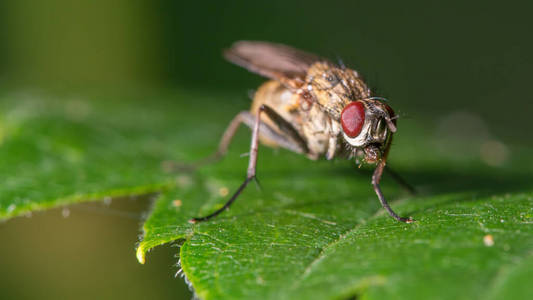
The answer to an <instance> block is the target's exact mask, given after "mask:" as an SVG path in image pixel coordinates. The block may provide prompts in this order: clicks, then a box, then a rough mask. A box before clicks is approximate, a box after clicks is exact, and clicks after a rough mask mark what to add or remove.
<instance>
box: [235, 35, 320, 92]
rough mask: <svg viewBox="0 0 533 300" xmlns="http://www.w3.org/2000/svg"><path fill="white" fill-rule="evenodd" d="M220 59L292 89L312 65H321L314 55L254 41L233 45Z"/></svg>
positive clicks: (318, 58)
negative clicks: (222, 58)
mask: <svg viewBox="0 0 533 300" xmlns="http://www.w3.org/2000/svg"><path fill="white" fill-rule="evenodd" d="M224 57H225V58H226V59H227V60H229V61H230V62H232V63H234V64H237V65H239V66H241V67H243V68H246V69H247V70H249V71H251V72H254V73H257V74H259V75H262V76H265V77H268V78H271V79H276V80H279V81H281V82H282V83H284V84H286V85H289V86H292V87H295V86H297V85H298V83H303V82H304V80H305V76H306V74H307V70H308V69H309V67H310V66H311V65H312V64H313V63H315V62H317V61H324V59H322V58H320V57H319V56H317V55H314V54H310V53H307V52H304V51H301V50H298V49H294V48H292V47H289V46H285V45H281V44H274V43H268V42H256V41H239V42H236V43H234V44H233V45H232V47H231V48H229V49H227V50H226V51H224ZM291 81H292V82H291Z"/></svg>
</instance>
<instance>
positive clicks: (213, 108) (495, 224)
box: [0, 91, 533, 299]
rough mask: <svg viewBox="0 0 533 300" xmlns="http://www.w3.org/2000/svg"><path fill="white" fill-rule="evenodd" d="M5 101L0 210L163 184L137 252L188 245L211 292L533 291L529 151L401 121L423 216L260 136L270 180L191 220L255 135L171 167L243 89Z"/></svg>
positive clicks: (339, 167)
mask: <svg viewBox="0 0 533 300" xmlns="http://www.w3.org/2000/svg"><path fill="white" fill-rule="evenodd" d="M1 98H2V99H1V100H2V101H0V103H1V104H0V112H1V114H0V157H1V158H2V160H1V161H0V174H1V176H2V178H1V183H0V218H9V217H12V216H15V215H20V214H24V213H27V212H30V211H33V210H37V209H44V208H49V207H54V206H59V205H65V204H69V203H75V202H79V201H89V200H97V199H103V198H104V197H114V196H124V195H138V194H146V193H154V192H160V194H159V196H158V197H157V200H156V201H155V203H154V205H153V210H152V212H151V214H150V215H149V217H148V219H147V220H146V222H145V223H144V225H143V230H144V234H143V238H142V241H141V242H140V243H139V246H138V248H137V258H138V259H139V261H140V262H144V261H145V255H146V252H147V251H149V250H150V249H152V248H153V247H155V246H157V245H161V244H164V243H169V242H172V241H179V242H180V243H181V248H180V262H181V267H182V271H183V273H184V274H185V275H186V277H187V279H188V280H189V281H190V282H191V284H192V286H193V288H194V289H195V291H196V293H197V295H198V296H199V297H200V298H202V299H219V298H232V299H240V298H242V299H249V298H259V299H353V298H354V297H357V298H359V297H361V298H367V299H382V298H385V297H389V298H400V299H407V298H409V299H427V298H431V299H433V298H442V299H456V298H459V299H472V298H475V299H480V298H489V299H504V298H526V296H527V295H530V294H531V293H532V292H533V289H532V288H530V287H529V285H528V284H527V283H528V281H529V278H530V277H531V275H532V274H531V273H532V272H531V270H532V269H533V268H532V265H533V259H532V253H533V252H532V250H533V228H532V224H533V220H532V217H533V211H532V205H533V200H532V199H533V189H532V188H531V184H530V183H531V180H532V175H531V166H533V164H532V160H531V158H530V156H529V151H528V149H527V148H521V147H517V146H508V145H506V144H503V143H502V142H500V141H497V140H496V139H495V138H494V137H490V136H489V137H481V138H480V137H476V136H475V135H470V136H468V135H467V136H466V138H465V135H464V134H462V132H455V133H456V134H455V135H454V133H453V132H452V133H451V134H449V135H446V134H442V130H441V129H439V128H440V127H439V126H441V127H442V122H441V121H439V120H436V121H435V120H417V121H416V122H415V121H414V120H400V124H399V132H398V134H397V137H396V139H395V144H394V145H393V149H392V151H391V155H390V165H391V166H392V167H393V168H395V169H396V171H398V173H400V174H402V175H403V177H405V178H406V179H407V180H408V181H409V182H410V183H412V184H414V185H415V186H416V187H417V189H418V190H419V192H420V194H419V195H417V196H410V195H409V194H408V193H406V192H405V191H403V190H401V189H400V188H399V187H398V186H397V185H396V183H395V182H393V181H392V180H391V179H390V178H389V177H387V175H385V177H384V179H383V182H382V188H383V190H384V193H385V195H386V197H387V198H388V199H389V201H391V203H392V206H393V208H394V209H395V210H397V211H398V212H399V213H400V214H401V215H404V216H413V217H414V218H415V219H416V220H417V221H416V222H415V223H414V224H401V223H398V222H396V221H394V220H392V219H391V218H390V217H388V216H387V215H386V214H385V213H384V212H383V210H382V209H381V206H380V204H379V202H378V200H377V199H376V196H375V194H374V192H373V190H372V188H371V185H370V175H371V168H363V169H357V167H356V166H355V164H354V163H353V162H350V161H344V160H341V159H339V160H334V161H309V160H307V159H306V158H305V157H302V156H299V155H296V154H293V153H289V152H287V151H284V150H279V151H278V150H272V149H269V148H266V147H261V148H260V150H259V155H260V157H259V163H258V178H259V180H260V186H261V188H257V186H254V183H251V184H250V186H249V187H248V188H247V189H246V190H245V191H244V193H243V194H242V195H241V196H240V197H239V198H238V200H237V201H236V202H235V204H234V205H233V206H232V207H231V210H229V211H226V212H224V213H223V214H221V215H220V216H218V217H217V218H215V219H214V220H213V221H210V222H205V223H199V224H195V225H192V224H189V223H188V222H187V220H188V219H189V218H191V217H194V216H201V215H204V214H206V213H209V212H211V211H213V210H214V209H216V208H218V207H220V206H221V205H222V204H223V203H224V201H225V200H226V199H227V198H228V194H231V192H233V191H234V190H235V189H236V188H237V187H238V186H239V184H240V183H241V182H242V180H243V179H244V176H245V171H246V170H245V169H246V165H247V157H241V155H240V154H241V153H245V152H247V151H248V145H249V131H247V130H241V131H239V133H238V134H237V136H236V137H235V142H234V143H233V144H232V146H231V150H230V152H229V154H228V156H227V157H226V159H224V160H223V161H221V162H219V163H216V164H212V165H209V166H205V167H202V168H200V169H199V170H197V171H196V172H194V173H177V174H176V173H169V172H166V171H165V168H164V167H162V166H164V165H165V163H164V162H165V161H181V162H183V161H185V162H193V161H195V160H197V159H200V158H202V157H204V156H206V155H208V154H209V153H210V152H211V151H213V150H214V148H215V147H216V144H217V141H218V139H219V137H220V135H221V133H222V132H223V129H224V127H225V126H226V125H227V122H228V121H229V120H230V119H231V118H232V116H233V115H235V114H236V113H237V112H238V111H239V109H246V108H247V106H248V105H249V103H248V101H246V100H244V99H245V97H244V96H235V95H227V94H219V95H214V96H208V95H205V94H200V93H187V92H183V91H178V92H172V93H167V94H160V95H158V96H157V97H154V95H152V94H147V95H143V94H139V95H133V96H132V95H130V96H127V97H124V96H122V97H116V96H115V97H109V96H108V97H102V96H94V97H84V98H80V97H72V96H68V97H67V96H65V97H62V98H61V99H59V100H57V99H55V98H52V97H43V96H35V95H32V94H27V95H21V94H3V95H2V96H1ZM121 98H122V99H121ZM234 98H237V99H243V101H241V103H240V104H235V101H232V100H231V99H234ZM147 99H149V100H147ZM208 104H216V105H208ZM439 124H440V125H439ZM445 125H446V123H445ZM446 129H448V127H446ZM461 130H462V129H461ZM445 132H449V130H447V131H445ZM457 136H458V137H459V138H457ZM487 145H489V146H490V145H493V146H494V145H496V146H494V147H492V148H491V147H488V148H487ZM498 147H499V148H498ZM487 149H488V150H487ZM494 149H497V150H498V149H499V150H498V151H496V152H494V151H492V150H494ZM509 153H511V154H512V155H509ZM125 255H128V254H127V253H125Z"/></svg>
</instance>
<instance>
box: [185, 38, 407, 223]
mask: <svg viewBox="0 0 533 300" xmlns="http://www.w3.org/2000/svg"><path fill="white" fill-rule="evenodd" d="M224 56H225V58H226V59H228V60H229V61H230V62H232V63H235V64H237V65H239V66H241V67H244V68H246V69H248V70H249V71H251V72H254V73H258V74H259V75H262V76H264V77H267V78H269V79H270V80H269V81H267V82H265V83H263V84H262V85H261V86H260V87H259V88H258V89H257V91H256V92H255V95H254V97H253V102H252V105H251V109H250V111H242V112H240V113H239V114H237V115H236V116H235V117H234V119H233V120H232V121H231V122H230V124H229V125H228V127H227V129H226V131H225V132H224V134H223V136H222V138H221V141H220V144H219V147H218V151H217V152H216V153H215V155H214V157H215V158H221V157H223V156H224V155H225V154H226V152H227V149H228V146H229V144H230V142H231V139H232V137H233V136H234V134H235V132H236V131H237V129H238V128H239V126H240V124H242V123H244V124H245V125H247V126H248V127H250V128H251V129H252V139H251V145H250V153H249V163H248V170H247V174H246V179H245V180H244V182H243V183H242V184H241V186H240V187H239V188H238V189H237V191H235V193H234V194H233V195H232V196H231V197H230V198H229V200H228V201H227V202H226V203H225V204H224V206H223V207H221V208H220V209H218V210H216V211H214V212H213V213H211V214H209V215H207V216H204V217H199V218H193V219H191V220H190V222H191V223H196V222H200V221H206V220H209V219H211V218H212V217H215V216H217V215H218V214H220V213H221V212H223V211H224V210H226V209H227V208H229V206H230V205H231V204H232V203H233V202H234V201H235V199H237V197H238V196H239V195H240V194H241V192H242V191H243V190H244V188H245V187H246V186H247V185H248V183H249V182H250V181H252V180H253V179H254V178H255V175H256V163H257V151H258V146H259V142H261V143H262V144H265V145H267V146H271V147H281V148H285V149H288V150H290V151H293V152H296V153H300V154H303V155H306V156H307V157H308V158H310V159H312V160H316V159H318V158H320V157H323V156H325V158H326V159H328V160H329V159H333V158H334V157H336V156H342V157H346V158H348V159H355V160H356V162H357V163H359V164H361V163H363V162H364V163H367V164H375V166H376V167H375V170H374V173H373V175H372V185H373V187H374V191H375V192H376V194H377V196H378V199H379V201H380V202H381V205H382V206H383V207H384V208H385V209H386V210H387V212H388V213H389V214H390V215H391V216H392V217H393V218H394V219H396V220H398V221H401V222H406V223H410V222H412V221H413V220H412V219H411V218H403V217H400V216H398V215H397V214H396V213H395V212H394V211H393V210H392V208H391V207H390V206H389V204H388V203H387V200H386V199H385V197H384V195H383V193H382V192H381V188H380V185H379V182H380V180H381V176H382V174H383V171H384V170H386V167H385V165H386V161H387V156H388V153H389V149H390V145H391V140H392V135H393V133H395V132H396V119H397V116H396V115H395V113H394V111H393V110H392V108H391V107H390V106H389V105H387V104H386V103H385V101H384V99H383V98H380V97H373V96H372V93H371V91H370V89H369V88H368V87H367V85H366V84H365V82H364V81H363V79H362V78H361V77H360V76H359V74H358V73H357V71H354V70H352V69H349V68H347V67H345V66H344V65H342V64H340V65H337V64H334V63H332V62H330V61H328V60H326V59H323V58H321V57H319V56H316V55H314V54H310V53H306V52H304V51H301V50H297V49H294V48H292V47H289V46H285V45H281V44H274V43H268V42H257V41H239V42H236V43H234V44H233V45H232V47H231V48H229V49H227V50H226V51H225V52H224ZM390 172H391V174H392V175H393V177H394V178H395V179H397V181H398V182H400V183H401V184H403V185H405V186H407V187H408V188H409V189H410V187H409V186H408V185H407V184H406V183H405V182H404V181H403V180H402V179H401V178H400V177H399V176H398V175H397V174H395V173H394V172H392V170H390Z"/></svg>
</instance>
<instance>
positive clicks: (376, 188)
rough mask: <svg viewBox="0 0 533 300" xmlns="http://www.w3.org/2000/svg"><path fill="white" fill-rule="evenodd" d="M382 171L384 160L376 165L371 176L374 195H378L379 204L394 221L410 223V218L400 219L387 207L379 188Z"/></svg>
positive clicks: (387, 204) (411, 220)
mask: <svg viewBox="0 0 533 300" xmlns="http://www.w3.org/2000/svg"><path fill="white" fill-rule="evenodd" d="M383 169H385V159H382V160H380V161H379V162H378V163H377V165H376V170H374V174H373V175H372V185H373V186H374V191H375V192H376V195H378V198H379V202H381V205H382V206H383V208H385V209H386V210H387V212H388V213H389V215H390V216H391V217H393V218H395V219H396V220H398V221H400V222H404V223H412V222H413V219H411V217H409V218H402V217H400V216H398V214H396V213H395V212H394V210H392V208H391V207H390V206H389V203H388V202H387V200H386V199H385V196H383V193H382V192H381V188H380V187H379V181H380V180H381V175H382V174H383Z"/></svg>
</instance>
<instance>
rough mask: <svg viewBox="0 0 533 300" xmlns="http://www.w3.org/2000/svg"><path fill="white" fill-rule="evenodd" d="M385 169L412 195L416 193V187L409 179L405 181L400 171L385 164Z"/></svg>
mask: <svg viewBox="0 0 533 300" xmlns="http://www.w3.org/2000/svg"><path fill="white" fill-rule="evenodd" d="M385 171H386V172H387V173H389V175H390V176H391V177H392V178H393V179H394V180H396V182H397V183H398V184H399V185H400V186H402V187H403V188H404V189H405V190H406V191H408V192H409V194H411V195H416V189H415V188H414V187H413V186H412V185H410V184H409V183H408V182H407V181H405V180H404V179H403V178H402V176H400V175H399V174H398V173H396V172H395V171H394V170H393V169H391V168H390V167H389V166H385Z"/></svg>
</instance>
